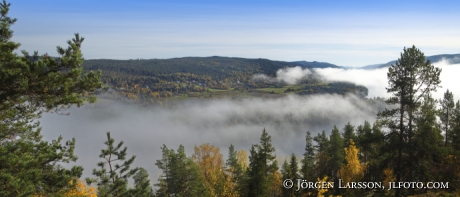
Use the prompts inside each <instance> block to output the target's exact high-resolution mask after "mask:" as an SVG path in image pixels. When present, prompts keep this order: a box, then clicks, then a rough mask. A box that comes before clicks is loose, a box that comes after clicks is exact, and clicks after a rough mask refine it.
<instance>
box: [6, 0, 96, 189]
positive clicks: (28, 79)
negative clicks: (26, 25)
mask: <svg viewBox="0 0 460 197" xmlns="http://www.w3.org/2000/svg"><path fill="white" fill-rule="evenodd" d="M9 8H10V4H9V3H7V2H6V1H5V0H3V1H2V2H1V3H0V84H2V85H1V86H0V196H7V197H8V196H31V195H34V194H35V195H46V196H52V195H54V194H56V192H57V191H61V192H62V191H64V190H70V189H72V188H74V186H75V184H72V183H71V182H72V180H75V179H78V178H79V177H80V176H81V173H82V170H83V169H82V168H81V167H79V166H74V167H72V168H71V169H66V168H64V167H62V166H61V165H59V164H60V163H69V162H74V161H76V159H77V157H76V156H75V155H74V148H75V139H72V140H70V141H67V142H65V143H63V142H62V137H59V138H58V139H57V140H53V141H52V142H46V141H44V140H42V135H41V134H40V131H41V129H40V124H39V121H37V119H38V118H40V117H41V114H42V113H43V112H45V111H50V110H54V111H60V110H62V109H66V108H67V107H70V106H71V105H77V106H81V105H82V104H83V103H84V101H94V100H95V97H94V96H91V93H92V92H93V91H94V90H95V89H96V88H99V87H100V86H101V82H100V73H94V72H90V73H87V74H85V75H82V68H81V66H80V65H81V64H82V62H83V56H82V54H81V51H80V47H81V44H82V42H83V40H84V39H83V38H81V37H80V36H79V35H78V34H76V35H75V38H74V39H72V40H69V41H68V42H67V43H68V44H69V47H68V48H67V49H63V48H61V47H57V52H58V54H59V57H57V58H51V57H49V56H48V55H47V54H44V55H41V56H39V55H38V52H35V53H34V54H33V55H32V56H30V55H29V54H28V53H27V52H26V51H22V56H19V55H17V54H16V53H14V50H16V49H18V48H19V46H20V44H19V43H15V42H13V41H11V38H12V37H13V31H12V30H11V29H10V27H11V25H13V24H14V23H15V22H16V19H14V18H10V17H9V16H8V12H9ZM86 93H88V97H87V96H84V94H86ZM31 123H33V124H31Z"/></svg>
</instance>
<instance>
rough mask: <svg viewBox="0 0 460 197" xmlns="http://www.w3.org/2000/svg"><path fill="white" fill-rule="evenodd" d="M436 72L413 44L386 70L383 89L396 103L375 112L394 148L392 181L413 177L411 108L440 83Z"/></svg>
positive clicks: (391, 101) (415, 107) (413, 110)
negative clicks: (390, 94) (384, 88)
mask: <svg viewBox="0 0 460 197" xmlns="http://www.w3.org/2000/svg"><path fill="white" fill-rule="evenodd" d="M440 73H441V69H440V68H436V67H434V66H433V65H432V64H431V62H430V60H427V59H426V58H425V55H424V54H423V53H422V52H421V51H420V50H419V49H417V48H416V47H415V46H412V47H411V48H407V49H406V48H404V51H403V53H401V57H400V58H399V59H398V60H397V61H396V63H395V64H393V65H391V66H390V68H389V70H388V74H387V76H388V85H389V87H388V88H387V92H388V93H393V97H391V98H390V99H388V100H387V103H388V104H392V105H398V107H397V108H396V109H386V110H384V111H382V112H379V114H378V116H379V118H380V119H383V120H385V121H384V122H385V124H386V126H387V127H388V128H389V129H390V133H389V135H390V136H389V138H391V140H390V141H389V142H391V143H389V146H391V148H389V149H394V150H396V154H395V155H396V156H395V158H392V160H393V162H392V163H393V169H394V173H395V175H396V182H399V181H403V180H407V181H411V180H413V176H412V175H413V168H412V167H413V164H414V149H415V148H414V147H413V140H414V139H413V138H414V131H415V130H416V128H415V127H416V126H415V122H414V120H415V118H416V117H415V116H416V114H415V112H416V111H417V109H418V108H419V106H420V103H421V101H422V99H423V97H424V96H425V95H426V94H429V93H430V92H432V91H434V90H436V88H437V87H438V86H439V84H440V83H441V80H440V79H439V75H440ZM403 163H407V164H405V165H403ZM400 194H401V190H396V191H395V196H400Z"/></svg>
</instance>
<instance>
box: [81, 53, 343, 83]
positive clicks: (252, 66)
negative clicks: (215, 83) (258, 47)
mask: <svg viewBox="0 0 460 197" xmlns="http://www.w3.org/2000/svg"><path fill="white" fill-rule="evenodd" d="M294 66H301V67H303V68H340V67H339V66H337V65H334V64H330V63H325V62H316V61H314V62H307V61H296V62H285V61H274V60H268V59H247V58H235V57H219V56H213V57H183V58H172V59H138V60H110V59H91V60H85V61H84V63H83V68H84V69H86V70H98V69H100V70H102V71H114V72H122V73H125V74H132V75H141V76H142V75H143V76H155V75H168V74H175V73H193V74H198V75H208V76H214V77H219V78H225V77H228V76H231V75H232V74H234V73H253V74H254V73H264V74H268V75H274V74H275V73H276V71H277V70H278V69H280V68H283V67H294Z"/></svg>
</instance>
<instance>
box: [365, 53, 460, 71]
mask: <svg viewBox="0 0 460 197" xmlns="http://www.w3.org/2000/svg"><path fill="white" fill-rule="evenodd" d="M426 58H427V59H429V60H430V61H431V63H435V62H439V61H441V60H443V59H445V60H447V61H449V62H450V63H451V64H459V63H460V54H440V55H433V56H427V57H426ZM394 63H396V60H393V61H390V62H387V63H385V64H374V65H369V66H363V67H361V68H362V69H374V68H385V67H389V66H391V65H392V64H394Z"/></svg>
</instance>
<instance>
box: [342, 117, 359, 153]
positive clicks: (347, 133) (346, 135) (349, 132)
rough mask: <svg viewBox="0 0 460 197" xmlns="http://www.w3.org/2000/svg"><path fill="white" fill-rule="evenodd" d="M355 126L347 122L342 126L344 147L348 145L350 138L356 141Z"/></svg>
mask: <svg viewBox="0 0 460 197" xmlns="http://www.w3.org/2000/svg"><path fill="white" fill-rule="evenodd" d="M356 138H357V137H356V134H355V127H354V126H353V125H351V124H350V122H348V123H347V124H346V125H345V127H344V128H343V141H344V143H343V145H344V148H346V147H348V145H349V144H348V143H349V142H350V139H351V140H353V141H356Z"/></svg>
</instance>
